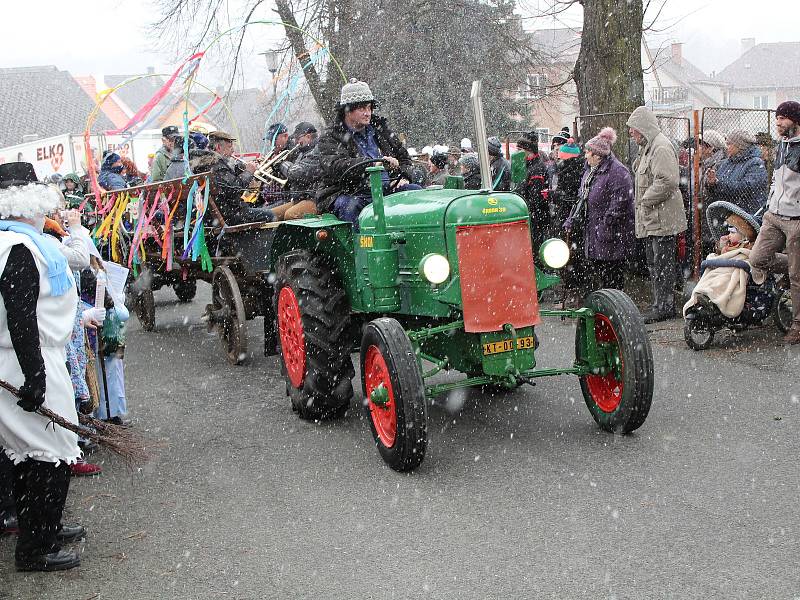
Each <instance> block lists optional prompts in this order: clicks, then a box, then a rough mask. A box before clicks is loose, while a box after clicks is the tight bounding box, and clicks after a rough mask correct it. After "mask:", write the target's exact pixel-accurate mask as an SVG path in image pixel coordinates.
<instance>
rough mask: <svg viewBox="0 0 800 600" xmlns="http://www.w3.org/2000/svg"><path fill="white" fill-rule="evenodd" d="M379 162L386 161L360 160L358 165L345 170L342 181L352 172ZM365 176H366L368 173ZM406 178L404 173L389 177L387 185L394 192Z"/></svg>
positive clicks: (376, 159)
mask: <svg viewBox="0 0 800 600" xmlns="http://www.w3.org/2000/svg"><path fill="white" fill-rule="evenodd" d="M378 162H379V163H384V162H386V161H385V160H384V159H382V158H365V159H364V160H360V161H358V162H357V163H354V164H352V165H350V166H349V167H347V168H346V169H345V170H344V172H343V173H342V179H347V176H348V175H349V174H350V172H351V171H354V170H355V169H358V168H359V167H363V166H365V165H371V164H373V163H378ZM364 174H365V175H366V173H364ZM404 178H405V175H403V174H402V173H398V174H397V175H394V176H392V177H389V179H388V181H387V182H386V183H387V184H388V186H389V188H390V189H391V190H392V191H394V188H396V187H397V184H398V183H399V182H400V180H401V179H404Z"/></svg>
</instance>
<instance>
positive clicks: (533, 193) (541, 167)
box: [514, 131, 550, 256]
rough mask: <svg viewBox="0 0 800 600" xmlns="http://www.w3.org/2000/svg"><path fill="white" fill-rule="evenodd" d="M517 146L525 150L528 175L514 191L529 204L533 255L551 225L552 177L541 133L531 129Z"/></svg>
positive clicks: (518, 141)
mask: <svg viewBox="0 0 800 600" xmlns="http://www.w3.org/2000/svg"><path fill="white" fill-rule="evenodd" d="M517 148H519V149H520V150H524V151H525V155H526V156H525V168H526V175H525V180H524V181H522V182H521V183H519V184H517V186H516V187H515V188H514V192H515V193H516V194H518V195H519V196H521V197H522V199H523V200H524V201H525V204H527V205H528V210H529V211H530V214H531V241H532V242H533V255H534V256H537V253H538V251H539V246H540V245H541V244H542V242H543V241H544V240H545V239H546V235H547V231H548V228H549V226H550V206H549V203H548V199H547V197H548V190H549V189H550V177H549V175H548V174H547V167H546V166H545V164H544V161H543V160H542V157H541V156H540V155H539V135H538V134H537V133H536V132H535V131H530V132H528V133H526V134H525V135H523V136H522V137H521V138H520V139H519V140H517Z"/></svg>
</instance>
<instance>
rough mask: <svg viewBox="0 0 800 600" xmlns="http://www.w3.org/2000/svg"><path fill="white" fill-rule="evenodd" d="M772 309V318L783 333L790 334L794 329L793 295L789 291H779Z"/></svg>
mask: <svg viewBox="0 0 800 600" xmlns="http://www.w3.org/2000/svg"><path fill="white" fill-rule="evenodd" d="M779 292H781V293H780V295H779V296H778V295H777V294H776V298H775V303H774V305H773V308H772V318H773V320H774V321H775V325H776V326H777V327H778V329H779V330H780V332H781V333H789V329H791V327H792V295H791V293H790V291H789V290H779Z"/></svg>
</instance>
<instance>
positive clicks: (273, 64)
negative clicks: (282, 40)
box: [259, 50, 281, 100]
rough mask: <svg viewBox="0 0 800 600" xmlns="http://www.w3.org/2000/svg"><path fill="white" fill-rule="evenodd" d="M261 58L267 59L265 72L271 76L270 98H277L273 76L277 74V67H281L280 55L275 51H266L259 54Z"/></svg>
mask: <svg viewBox="0 0 800 600" xmlns="http://www.w3.org/2000/svg"><path fill="white" fill-rule="evenodd" d="M259 54H260V55H261V56H263V57H264V58H265V59H267V71H269V73H270V75H271V76H272V98H273V100H277V98H278V80H277V78H276V77H275V74H276V73H277V72H278V67H280V65H281V53H280V52H277V51H275V50H267V51H266V52H259Z"/></svg>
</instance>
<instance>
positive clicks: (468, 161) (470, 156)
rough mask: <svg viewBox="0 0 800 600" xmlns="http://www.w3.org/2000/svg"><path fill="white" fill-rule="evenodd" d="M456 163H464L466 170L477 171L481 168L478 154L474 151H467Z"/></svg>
mask: <svg viewBox="0 0 800 600" xmlns="http://www.w3.org/2000/svg"><path fill="white" fill-rule="evenodd" d="M458 164H460V165H464V166H465V167H466V168H467V170H468V171H477V170H478V169H480V168H481V166H480V162H479V161H478V155H477V154H476V153H475V152H468V153H467V154H464V155H463V156H462V157H461V158H459V159H458Z"/></svg>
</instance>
